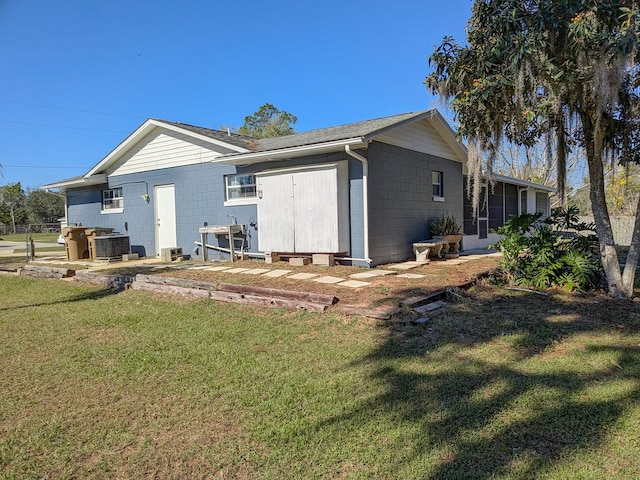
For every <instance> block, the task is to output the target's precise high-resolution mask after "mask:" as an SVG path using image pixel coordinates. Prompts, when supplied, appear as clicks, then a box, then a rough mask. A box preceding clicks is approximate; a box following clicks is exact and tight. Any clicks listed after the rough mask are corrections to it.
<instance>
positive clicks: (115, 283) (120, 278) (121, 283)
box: [75, 270, 134, 290]
mask: <svg viewBox="0 0 640 480" xmlns="http://www.w3.org/2000/svg"><path fill="white" fill-rule="evenodd" d="M133 278H134V277H133V275H105V274H103V273H97V272H92V271H91V270H77V271H76V276H75V280H76V281H79V282H86V283H91V284H94V285H103V286H105V287H109V288H113V289H116V290H124V289H125V288H126V287H127V285H129V284H130V283H131V282H133Z"/></svg>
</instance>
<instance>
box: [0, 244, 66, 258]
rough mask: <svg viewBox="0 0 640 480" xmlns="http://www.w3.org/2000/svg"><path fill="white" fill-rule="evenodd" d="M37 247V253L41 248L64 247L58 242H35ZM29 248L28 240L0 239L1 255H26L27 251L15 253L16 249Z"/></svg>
mask: <svg viewBox="0 0 640 480" xmlns="http://www.w3.org/2000/svg"><path fill="white" fill-rule="evenodd" d="M34 245H35V249H36V253H37V252H38V249H39V248H51V247H63V245H60V244H58V243H47V242H35V243H34ZM26 248H27V242H26V241H24V242H9V241H6V240H0V257H11V256H14V255H17V256H19V255H25V256H26V254H25V253H17V254H15V253H13V251H14V250H21V249H22V250H26Z"/></svg>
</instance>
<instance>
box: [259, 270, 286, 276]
mask: <svg viewBox="0 0 640 480" xmlns="http://www.w3.org/2000/svg"><path fill="white" fill-rule="evenodd" d="M288 273H291V270H271V271H270V272H269V273H265V274H264V276H265V277H272V278H277V277H282V276H283V275H286V274H288Z"/></svg>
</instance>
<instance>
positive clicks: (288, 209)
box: [257, 162, 349, 253]
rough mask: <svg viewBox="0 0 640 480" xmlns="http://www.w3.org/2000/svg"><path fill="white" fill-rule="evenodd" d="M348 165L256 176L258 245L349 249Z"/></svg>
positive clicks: (276, 249) (271, 248) (282, 248)
mask: <svg viewBox="0 0 640 480" xmlns="http://www.w3.org/2000/svg"><path fill="white" fill-rule="evenodd" d="M346 168H347V164H346V162H341V163H339V164H330V165H315V166H310V167H306V168H304V167H303V168H301V169H296V170H283V171H276V172H268V173H263V174H260V175H258V176H257V184H258V185H257V187H258V248H259V249H260V250H262V251H265V252H308V253H322V252H325V253H330V252H334V253H335V252H342V251H347V250H348V242H349V235H348V227H349V224H348V218H349V205H348V184H347V181H348V180H347V170H346Z"/></svg>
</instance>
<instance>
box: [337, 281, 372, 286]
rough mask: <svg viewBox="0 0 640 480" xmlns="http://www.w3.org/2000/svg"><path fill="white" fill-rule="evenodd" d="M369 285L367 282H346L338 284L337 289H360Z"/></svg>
mask: <svg viewBox="0 0 640 480" xmlns="http://www.w3.org/2000/svg"><path fill="white" fill-rule="evenodd" d="M367 285H371V283H369V282H360V281H358V280H347V281H346V282H342V283H339V284H338V286H339V287H349V288H360V287H366V286H367Z"/></svg>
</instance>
